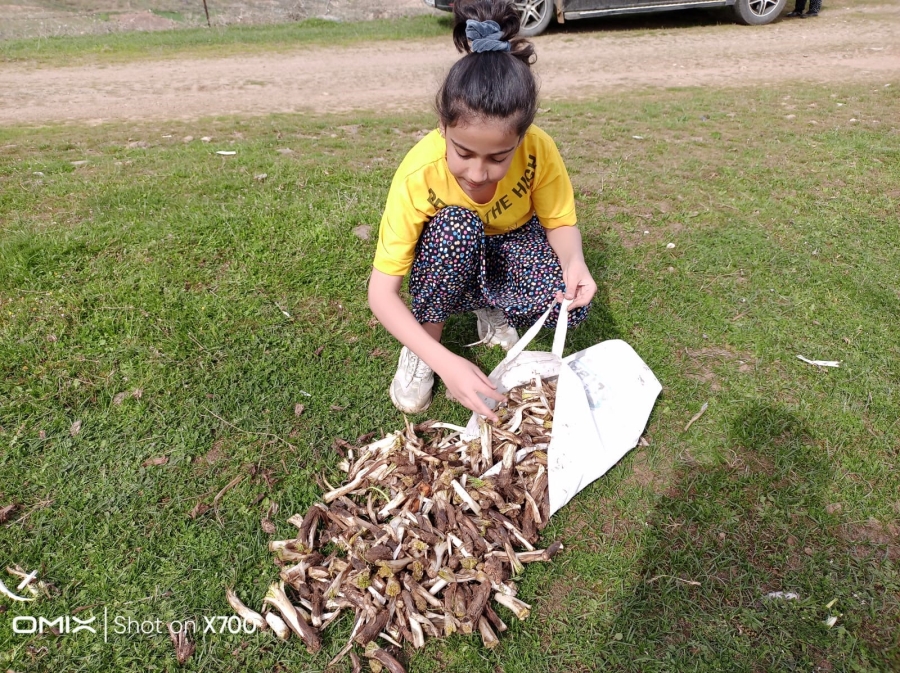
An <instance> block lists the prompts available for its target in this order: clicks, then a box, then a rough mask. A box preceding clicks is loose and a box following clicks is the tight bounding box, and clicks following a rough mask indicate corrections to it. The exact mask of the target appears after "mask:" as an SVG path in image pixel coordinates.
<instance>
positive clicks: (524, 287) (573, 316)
mask: <svg viewBox="0 0 900 673" xmlns="http://www.w3.org/2000/svg"><path fill="white" fill-rule="evenodd" d="M560 290H565V283H564V282H563V277H562V269H561V268H560V265H559V259H557V257H556V253H555V252H553V248H551V247H550V243H549V242H548V241H547V234H546V232H545V231H544V228H543V227H542V226H541V223H540V221H539V220H538V218H537V216H535V217H532V218H531V220H529V221H528V222H527V223H525V224H524V225H523V226H521V227H519V228H518V229H515V230H513V231H510V232H507V233H505V234H497V235H494V236H486V235H485V233H484V223H483V222H482V221H481V219H480V218H479V217H478V215H477V214H476V213H474V212H473V211H471V210H468V209H466V208H461V207H458V206H447V207H445V208H442V209H441V210H439V211H438V212H437V214H436V215H435V216H434V217H433V218H432V219H431V221H430V222H428V224H426V225H425V229H424V230H423V231H422V235H421V236H420V237H419V242H418V244H417V245H416V255H415V259H414V260H413V266H412V271H411V272H410V276H409V292H410V294H411V295H412V312H413V315H414V316H415V317H416V320H418V321H419V322H420V323H426V322H433V323H441V322H444V321H445V320H446V319H447V317H448V316H450V315H453V314H457V313H466V312H468V311H474V310H475V309H478V308H497V309H501V310H502V311H503V313H504V314H505V315H506V319H507V320H508V321H509V324H510V325H512V326H513V327H515V328H516V329H527V328H529V327H531V325H532V324H534V322H535V320H537V319H538V318H539V317H540V316H541V314H542V313H543V312H544V311H546V310H547V307H548V306H550V304H551V303H553V302H554V297H555V295H556V292H557V291H560ZM589 308H590V305H588V306H582V307H580V308H577V309H574V310H572V311H570V312H569V327H570V328H571V327H575V326H577V325H579V324H580V323H581V322H583V321H584V319H585V318H586V317H587V313H588V309H589ZM558 318H559V305H558V304H556V305H555V307H554V309H553V312H552V313H551V314H550V317H549V318H548V319H547V322H546V323H545V324H546V326H547V327H554V326H556V321H557V319H558Z"/></svg>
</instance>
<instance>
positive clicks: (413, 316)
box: [369, 0, 597, 420]
mask: <svg viewBox="0 0 900 673" xmlns="http://www.w3.org/2000/svg"><path fill="white" fill-rule="evenodd" d="M454 20H455V23H454V28H453V42H454V44H455V45H456V47H457V49H458V50H459V51H461V52H465V53H466V55H465V56H463V57H462V58H461V59H460V60H459V61H457V62H456V64H455V65H454V66H453V67H452V68H451V69H450V72H449V73H448V75H447V77H446V79H445V80H444V83H443V85H442V86H441V88H440V90H439V92H438V94H437V98H436V107H437V112H438V116H439V119H440V124H439V128H438V129H436V130H435V131H432V132H431V133H429V134H428V135H427V136H425V138H423V139H422V140H421V141H420V142H419V143H418V144H417V145H416V146H415V147H413V149H412V150H410V152H409V154H407V155H406V158H405V159H404V160H403V162H402V163H401V164H400V167H399V168H398V169H397V172H396V174H395V175H394V179H393V182H392V183H391V189H390V192H389V194H388V198H387V205H386V207H385V210H384V214H383V216H382V219H381V228H380V232H379V236H378V247H377V250H376V253H375V261H374V269H373V271H372V276H371V278H370V280H369V305H370V306H371V308H372V312H373V313H374V314H375V316H376V317H377V318H378V320H380V321H381V324H382V325H384V327H385V328H386V329H387V330H388V331H389V332H390V333H391V334H393V335H394V336H395V337H396V338H397V339H398V340H399V341H400V343H402V344H403V348H402V350H401V352H400V363H399V366H398V368H397V373H396V375H395V376H394V380H393V381H392V383H391V387H390V396H391V400H392V401H393V402H394V405H395V406H396V407H397V408H398V409H400V410H401V411H404V412H407V413H416V412H419V411H424V410H425V409H427V408H428V405H429V404H431V389H432V387H433V385H434V373H435V372H437V374H438V376H440V377H441V379H442V380H443V381H444V384H445V385H446V386H447V391H448V393H449V395H452V396H453V397H454V398H455V399H456V400H457V401H459V402H460V403H461V404H462V405H464V406H465V407H467V408H469V409H471V410H472V411H475V412H477V413H479V414H482V415H484V416H486V417H488V418H489V419H491V420H496V415H495V414H494V413H493V412H492V411H491V410H490V409H489V408H488V407H487V405H486V404H485V402H484V399H482V398H481V397H479V396H483V397H484V398H492V399H494V400H497V401H503V399H504V398H503V396H502V395H501V394H499V393H498V392H497V390H496V388H494V386H493V385H492V384H491V383H490V381H489V380H488V377H487V375H485V374H484V372H482V371H481V370H480V369H479V368H478V367H477V366H476V365H475V364H474V363H472V362H470V361H468V360H466V359H465V358H462V357H459V356H458V355H455V354H453V353H452V352H450V351H449V350H448V349H447V348H445V347H444V346H442V345H441V332H442V331H443V328H444V322H445V321H446V319H447V317H448V316H450V315H453V314H458V313H465V312H467V311H474V312H475V314H476V316H477V324H478V335H479V337H480V338H481V343H488V344H491V345H499V346H502V347H503V348H505V349H507V350H509V348H511V347H512V345H513V344H514V343H515V342H516V340H517V339H518V335H517V333H516V329H515V328H519V329H522V328H528V327H530V326H531V324H532V323H534V321H535V320H536V319H537V318H538V317H539V316H540V315H541V313H543V312H544V311H545V310H546V309H547V307H548V306H550V305H551V303H553V302H558V301H561V300H562V298H563V297H565V298H567V299H572V300H573V302H572V304H571V306H570V310H569V314H568V320H569V326H570V327H575V326H576V325H578V324H579V323H581V322H582V321H583V320H584V319H585V317H586V315H587V311H588V308H589V303H590V301H591V298H592V297H593V296H594V293H595V292H596V291H597V285H596V283H595V282H594V279H593V278H592V277H591V273H590V271H588V268H587V265H586V264H585V262H584V255H583V253H582V248H581V234H580V233H579V231H578V229H577V228H576V227H575V220H576V218H575V199H574V194H573V192H572V184H571V182H570V181H569V176H568V174H567V173H566V169H565V166H564V165H563V162H562V158H561V157H560V155H559V151H558V150H557V148H556V145H555V144H554V142H553V140H552V139H551V138H550V137H549V136H548V135H547V134H546V133H544V132H543V131H541V130H540V129H539V128H537V127H536V126H534V125H533V124H532V122H533V121H534V117H535V114H536V113H537V83H536V81H535V78H534V75H533V74H532V72H531V63H532V62H533V61H534V47H533V46H532V45H531V43H530V42H528V41H527V40H524V39H521V38H516V37H515V36H516V33H518V31H519V15H518V13H517V12H516V10H515V9H514V8H513V6H512V5H511V4H510V3H509V2H506V1H502V2H501V1H498V0H459V1H458V2H457V3H456V4H455V6H454ZM407 273H408V274H409V293H410V295H411V297H412V310H410V309H409V308H407V306H406V304H405V302H404V301H403V300H402V299H401V298H400V286H401V283H402V281H403V277H404V276H405V275H406V274H407ZM558 313H559V307H558V306H557V307H556V308H555V310H554V312H553V314H552V315H551V316H550V319H549V320H548V321H547V323H546V325H547V326H548V327H553V326H555V324H556V320H557V318H558Z"/></svg>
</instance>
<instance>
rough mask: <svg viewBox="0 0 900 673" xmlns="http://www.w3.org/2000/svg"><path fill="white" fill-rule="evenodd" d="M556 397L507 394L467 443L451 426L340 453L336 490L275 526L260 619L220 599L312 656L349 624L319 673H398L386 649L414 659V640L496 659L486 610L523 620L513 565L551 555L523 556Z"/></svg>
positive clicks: (539, 391)
mask: <svg viewBox="0 0 900 673" xmlns="http://www.w3.org/2000/svg"><path fill="white" fill-rule="evenodd" d="M555 394H556V383H555V381H542V380H541V379H535V380H534V381H533V382H532V383H530V384H527V385H525V386H520V387H519V388H515V389H513V390H511V391H509V394H508V402H507V403H506V404H504V405H501V406H500V407H499V408H498V409H497V415H498V418H499V422H498V423H495V424H489V423H486V422H483V423H482V424H481V425H480V432H479V437H477V438H476V439H474V440H472V441H464V440H463V439H462V431H463V428H461V427H459V426H455V425H451V424H447V423H438V422H435V421H427V422H425V423H421V424H419V425H417V426H412V425H411V424H410V423H409V422H408V421H407V422H406V427H405V428H404V429H403V430H400V431H397V432H393V433H390V434H388V435H387V436H385V437H384V438H383V439H380V440H377V441H375V442H372V443H371V444H368V445H367V446H363V447H360V448H356V447H354V446H352V445H351V444H349V443H348V442H341V443H340V446H341V449H342V451H341V455H342V457H343V459H342V461H341V463H340V465H341V467H342V469H343V470H344V471H345V472H346V473H347V477H346V482H345V483H344V484H342V485H340V486H337V487H335V488H332V487H331V486H330V485H329V486H328V488H329V489H330V490H329V491H328V492H327V493H326V494H325V495H324V496H323V498H322V500H323V502H320V503H316V504H314V505H313V506H312V507H310V509H309V511H308V512H307V513H306V514H305V515H304V516H300V515H299V514H295V515H294V516H292V517H290V519H288V521H289V523H292V524H294V525H295V526H296V527H297V529H298V531H297V536H296V537H295V538H294V539H290V540H275V541H272V542H270V543H269V549H270V551H272V552H273V554H275V557H276V560H275V562H276V563H277V564H278V565H279V566H281V570H280V573H279V574H280V581H279V582H274V583H273V584H271V586H270V587H269V591H268V593H267V594H266V596H265V598H264V600H263V603H264V604H265V608H264V610H263V612H264V614H263V615H261V614H259V613H257V612H254V611H253V610H251V609H250V608H248V607H247V606H245V605H244V604H243V603H242V602H241V601H240V600H239V599H238V598H237V596H236V595H235V594H234V592H233V591H232V590H228V591H227V592H226V595H227V597H228V601H229V603H230V604H231V605H232V607H233V608H234V610H235V612H237V613H238V614H239V615H240V616H241V617H243V618H244V619H246V620H247V621H249V622H251V623H253V624H254V625H256V626H257V627H258V628H260V629H264V628H266V626H270V627H272V630H273V631H274V632H275V633H276V635H277V636H278V637H280V638H282V639H286V638H288V637H289V636H290V632H294V633H295V634H296V635H297V636H299V637H300V638H301V639H302V640H303V641H304V643H305V644H306V646H307V648H308V649H309V650H310V651H311V652H317V651H318V650H319V649H320V648H321V633H322V632H323V631H324V630H325V629H327V628H328V626H329V625H330V624H331V623H333V622H334V621H335V620H336V619H337V618H338V617H339V615H340V614H342V613H343V612H350V613H352V614H353V615H354V617H353V620H354V621H353V624H354V625H353V630H352V632H351V635H350V639H349V641H348V642H347V644H346V646H345V647H344V648H343V649H342V650H341V652H340V653H339V654H338V655H337V656H336V657H335V658H334V660H333V661H332V662H331V664H329V665H333V664H335V663H337V662H338V661H339V660H340V659H341V658H342V657H343V656H345V655H346V654H347V653H348V652H350V651H351V649H352V647H353V645H354V644H356V645H358V646H360V647H364V648H365V656H366V657H367V658H368V659H369V660H370V666H371V667H373V669H374V668H375V667H378V666H381V667H383V668H385V669H387V670H388V671H391V672H392V673H398V672H400V671H403V670H404V669H403V666H402V665H401V664H400V662H399V661H398V660H397V659H396V658H395V657H394V656H393V655H392V654H391V653H390V652H389V651H388V650H387V649H384V648H385V647H389V646H391V645H392V646H395V647H399V646H400V645H401V644H402V643H403V642H404V641H406V642H408V643H410V644H411V645H412V646H413V648H416V649H418V648H421V647H424V645H425V640H426V638H427V637H432V638H435V637H441V636H447V635H450V634H452V633H457V632H459V633H464V634H472V633H478V634H479V635H480V637H481V640H482V642H483V643H484V645H485V647H487V648H489V649H490V648H494V647H496V646H497V644H498V643H499V640H498V638H497V634H498V633H502V632H503V631H505V630H506V628H507V627H506V624H505V623H504V622H503V620H502V619H501V617H500V615H499V614H498V613H497V612H496V611H495V610H494V607H493V606H492V605H491V600H492V599H493V601H494V603H495V604H496V605H501V606H503V608H502V609H501V612H502V611H503V610H509V611H510V612H511V613H512V614H513V615H515V616H516V617H517V618H518V619H526V618H527V617H528V615H529V614H530V612H531V606H530V605H528V604H527V603H525V602H524V601H522V600H521V599H519V598H517V597H516V594H517V592H518V588H517V587H516V584H515V582H514V580H515V579H516V578H518V577H519V576H520V575H521V574H522V573H523V572H524V571H525V568H524V566H525V564H528V563H535V562H546V561H549V560H551V559H552V558H553V556H554V555H555V554H557V553H558V552H559V551H560V550H561V549H562V544H561V543H560V542H554V543H553V544H550V545H549V546H548V547H546V548H545V549H536V548H535V546H536V544H537V542H538V533H539V531H540V530H541V529H542V528H544V526H546V524H547V522H548V520H549V511H550V510H549V508H550V505H549V492H548V486H547V484H548V481H547V447H548V446H549V443H550V432H551V430H550V428H552V425H553V404H554V402H555ZM270 608H274V609H275V610H276V611H277V612H278V614H277V615H276V614H275V613H274V612H271V611H269V609H270ZM279 615H280V617H279ZM377 641H383V643H384V646H379V644H378V643H377ZM358 666H359V664H358V659H354V668H357V667H358Z"/></svg>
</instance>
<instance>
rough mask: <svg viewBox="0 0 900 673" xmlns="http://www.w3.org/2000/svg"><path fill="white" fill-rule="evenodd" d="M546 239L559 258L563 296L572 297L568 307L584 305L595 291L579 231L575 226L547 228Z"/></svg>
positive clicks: (560, 294)
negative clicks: (563, 289) (564, 287)
mask: <svg viewBox="0 0 900 673" xmlns="http://www.w3.org/2000/svg"><path fill="white" fill-rule="evenodd" d="M546 231H547V241H548V242H549V243H550V247H551V248H553V252H555V253H556V256H557V257H558V258H559V265H560V266H561V267H562V272H563V281H564V282H565V284H566V292H565V298H566V299H572V300H574V301H572V304H571V306H570V308H578V307H579V306H586V305H587V303H588V302H590V300H591V299H592V298H593V296H594V293H596V292H597V283H595V282H594V279H593V277H592V276H591V272H590V271H589V270H588V268H587V264H586V263H585V261H584V251H583V250H582V247H581V232H580V231H578V227H575V226H563V227H556V228H555V229H547V230H546ZM562 298H563V293H562V292H558V293H557V295H556V300H557V301H562Z"/></svg>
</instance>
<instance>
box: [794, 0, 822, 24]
mask: <svg viewBox="0 0 900 673" xmlns="http://www.w3.org/2000/svg"><path fill="white" fill-rule="evenodd" d="M804 7H806V0H795V2H794V11H793V12H789V13H788V14H786V16H787V17H788V18H791V19H794V18H798V19H806V18H808V17H812V16H819V10H821V9H822V0H809V11H808V12H807V13H806V14H804V13H803V8H804Z"/></svg>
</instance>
